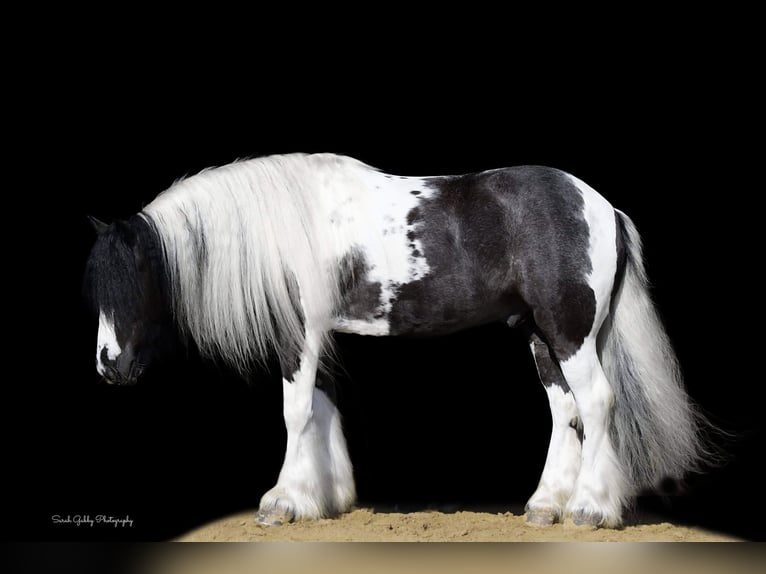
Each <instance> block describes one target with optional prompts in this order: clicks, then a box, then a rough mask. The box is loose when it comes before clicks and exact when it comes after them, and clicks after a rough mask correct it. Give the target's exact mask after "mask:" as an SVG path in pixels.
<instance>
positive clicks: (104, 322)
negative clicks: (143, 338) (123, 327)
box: [96, 311, 122, 376]
mask: <svg viewBox="0 0 766 574" xmlns="http://www.w3.org/2000/svg"><path fill="white" fill-rule="evenodd" d="M102 349H106V356H107V358H109V360H110V361H114V360H115V359H116V358H117V357H118V356H119V354H120V353H121V352H122V349H121V348H120V344H119V343H118V342H117V334H116V333H115V331H114V321H113V319H112V318H110V317H107V316H106V314H105V313H104V312H103V311H100V312H99V314H98V339H97V342H96V370H97V371H98V374H99V375H101V376H103V375H104V372H105V371H106V368H105V367H104V365H103V364H102V363H101V350H102Z"/></svg>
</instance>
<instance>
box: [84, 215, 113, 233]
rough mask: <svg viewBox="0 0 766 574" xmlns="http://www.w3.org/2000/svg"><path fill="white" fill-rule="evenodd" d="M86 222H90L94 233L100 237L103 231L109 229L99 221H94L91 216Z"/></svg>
mask: <svg viewBox="0 0 766 574" xmlns="http://www.w3.org/2000/svg"><path fill="white" fill-rule="evenodd" d="M88 221H90V224H91V225H92V226H93V229H95V230H96V233H98V234H99V235H101V234H102V233H103V232H104V231H106V228H107V227H109V225H107V224H106V223H104V222H103V221H101V220H98V219H96V218H95V217H93V216H92V215H89V216H88Z"/></svg>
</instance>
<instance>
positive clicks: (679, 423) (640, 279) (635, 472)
mask: <svg viewBox="0 0 766 574" xmlns="http://www.w3.org/2000/svg"><path fill="white" fill-rule="evenodd" d="M616 219H617V243H618V246H619V245H620V243H622V247H623V248H624V249H623V251H624V257H623V256H620V257H618V271H617V279H616V281H617V285H616V288H615V293H614V296H613V298H612V305H611V312H610V314H609V316H608V317H607V320H606V321H605V323H604V326H603V327H602V329H601V332H600V333H599V350H600V353H601V363H602V365H603V368H604V371H605V373H606V376H607V378H608V380H609V381H610V382H611V384H612V388H613V390H614V406H613V411H612V418H611V424H610V433H611V436H612V441H613V444H614V446H615V448H616V451H617V456H618V457H619V459H620V461H621V462H622V464H623V465H624V467H625V468H626V470H627V471H628V477H629V479H630V480H631V481H632V486H633V488H634V493H635V492H638V491H640V490H642V489H647V488H654V487H656V486H658V485H659V484H660V482H661V481H662V480H664V479H666V478H681V477H682V476H683V475H684V474H686V473H687V472H688V471H690V470H695V469H697V468H698V466H699V464H700V462H701V461H702V459H704V458H705V452H706V447H705V446H704V443H703V440H702V438H701V431H702V429H703V427H704V426H705V423H704V421H703V418H702V417H701V415H700V414H699V413H698V412H697V411H696V410H695V408H694V406H693V405H692V403H691V401H690V399H689V397H688V396H687V394H686V392H685V391H684V388H683V381H682V377H681V371H680V368H679V365H678V360H677V359H676V355H675V353H674V351H673V348H672V346H671V344H670V340H669V338H668V335H667V334H666V332H665V329H664V328H663V326H662V323H661V321H660V317H659V315H658V313H657V310H656V309H655V307H654V304H653V303H652V300H651V297H650V295H649V284H648V281H647V277H646V271H645V269H644V263H643V259H642V254H641V251H642V250H641V237H640V236H639V234H638V231H637V230H636V227H635V225H634V224H633V222H632V221H631V220H630V218H629V217H628V216H627V215H625V214H624V213H622V212H620V211H617V218H616ZM618 252H620V249H618Z"/></svg>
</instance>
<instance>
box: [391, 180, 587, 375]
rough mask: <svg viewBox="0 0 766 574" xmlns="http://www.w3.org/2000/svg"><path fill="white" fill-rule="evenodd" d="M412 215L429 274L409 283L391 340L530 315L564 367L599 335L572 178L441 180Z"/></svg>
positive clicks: (397, 306) (394, 315)
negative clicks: (593, 335) (595, 332)
mask: <svg viewBox="0 0 766 574" xmlns="http://www.w3.org/2000/svg"><path fill="white" fill-rule="evenodd" d="M427 185H429V186H430V187H432V188H433V190H434V191H435V193H434V194H433V196H431V197H429V198H421V199H420V201H419V206H418V207H415V208H413V209H412V210H411V211H410V212H409V213H408V215H407V223H408V224H409V225H411V226H413V229H412V230H410V231H409V232H408V233H407V238H408V239H409V240H410V242H413V241H415V240H416V239H417V240H420V242H421V245H422V252H423V256H424V257H425V258H426V261H427V263H428V265H429V268H430V271H429V273H428V274H427V275H426V276H425V277H423V278H422V279H419V280H417V281H413V282H411V283H407V284H404V285H401V286H400V287H399V289H398V292H397V296H396V298H395V300H394V302H393V307H392V310H391V313H390V317H389V321H390V326H391V329H390V333H391V334H392V335H397V334H398V335H431V334H440V333H449V332H453V331H457V330H459V329H462V328H466V327H470V326H474V325H479V324H482V323H487V322H493V321H505V320H507V319H508V318H509V317H510V316H512V315H514V316H522V317H523V316H525V315H527V314H529V313H531V314H532V315H533V317H534V320H535V323H536V324H537V326H538V328H539V329H540V332H541V333H542V334H543V335H544V337H545V339H546V341H548V343H549V345H550V347H551V349H552V351H553V353H554V355H555V357H556V358H557V359H558V360H559V361H563V360H565V359H567V358H568V357H570V356H571V355H572V354H574V353H575V352H576V351H577V349H579V347H580V345H581V344H582V342H583V340H584V339H585V337H586V336H587V335H588V334H589V333H590V330H591V327H592V325H593V318H594V316H595V310H596V300H595V295H594V293H593V291H592V289H591V288H590V286H589V285H588V284H587V276H588V274H589V272H590V271H591V262H590V258H589V256H588V245H589V230H588V225H587V223H586V221H585V219H584V216H583V207H584V202H583V198H582V193H581V192H580V190H579V189H577V187H575V185H574V184H573V183H572V182H571V180H570V179H569V178H568V177H567V176H566V174H564V173H563V172H561V171H559V170H556V169H552V168H546V167H536V166H525V167H515V168H507V169H501V170H493V171H489V172H482V173H478V174H469V175H463V176H451V177H437V178H432V179H430V180H429V181H428V183H427Z"/></svg>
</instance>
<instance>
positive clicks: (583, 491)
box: [561, 336, 630, 527]
mask: <svg viewBox="0 0 766 574" xmlns="http://www.w3.org/2000/svg"><path fill="white" fill-rule="evenodd" d="M561 370H562V372H563V373H564V377H565V378H566V380H567V382H568V383H569V386H570V388H571V389H572V391H573V393H574V396H575V397H576V399H577V408H578V410H579V412H580V417H581V419H582V422H583V429H584V435H583V446H582V467H581V469H580V474H579V475H578V477H577V482H576V484H575V489H574V492H573V493H572V496H571V498H570V499H569V501H568V502H567V506H566V514H567V515H568V516H571V517H572V520H574V522H575V524H591V525H595V526H607V527H617V526H619V525H620V524H621V522H622V506H623V504H624V503H625V501H626V499H627V498H628V496H629V495H630V492H629V484H628V480H627V477H626V475H625V471H624V469H623V467H622V464H621V463H620V461H619V459H618V458H617V454H616V452H615V450H614V447H613V445H612V441H611V437H610V435H609V416H610V410H611V408H612V404H613V400H614V393H613V391H612V388H611V386H610V384H609V381H608V380H607V378H606V375H605V374H604V370H603V369H602V368H601V363H600V362H599V359H598V354H597V352H596V340H595V337H594V336H590V337H588V338H586V339H585V342H584V343H583V344H582V347H580V349H579V350H578V351H577V352H576V353H575V354H574V355H572V356H571V357H569V358H568V359H567V360H565V361H562V362H561Z"/></svg>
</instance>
